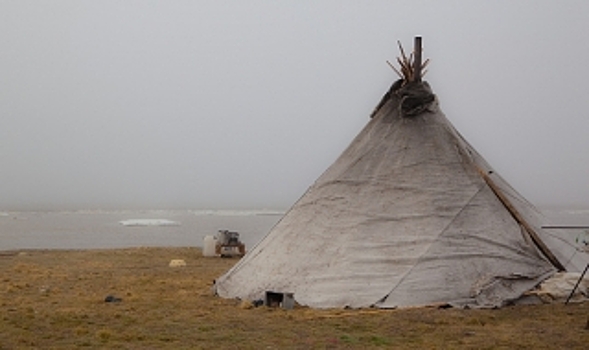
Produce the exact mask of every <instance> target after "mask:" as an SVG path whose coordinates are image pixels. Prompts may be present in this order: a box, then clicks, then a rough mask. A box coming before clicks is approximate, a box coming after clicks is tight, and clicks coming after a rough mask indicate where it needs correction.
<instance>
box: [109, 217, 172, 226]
mask: <svg viewBox="0 0 589 350" xmlns="http://www.w3.org/2000/svg"><path fill="white" fill-rule="evenodd" d="M119 223H120V224H121V225H123V226H180V223H179V222H177V221H172V220H166V219H130V220H123V221H119Z"/></svg>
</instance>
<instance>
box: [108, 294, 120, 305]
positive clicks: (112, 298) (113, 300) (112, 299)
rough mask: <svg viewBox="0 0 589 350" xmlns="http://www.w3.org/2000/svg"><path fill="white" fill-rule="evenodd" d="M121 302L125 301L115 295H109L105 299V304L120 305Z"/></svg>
mask: <svg viewBox="0 0 589 350" xmlns="http://www.w3.org/2000/svg"><path fill="white" fill-rule="evenodd" d="M121 301H123V299H121V298H117V297H115V296H114V295H107V296H106V298H104V302H105V303H120V302H121Z"/></svg>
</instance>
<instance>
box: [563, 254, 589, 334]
mask: <svg viewBox="0 0 589 350" xmlns="http://www.w3.org/2000/svg"><path fill="white" fill-rule="evenodd" d="M587 269H589V264H587V266H585V270H583V273H582V274H581V277H579V280H578V281H577V284H575V287H574V288H573V290H571V294H569V297H568V298H567V301H566V302H565V303H564V304H565V305H566V304H568V303H569V301H570V300H571V298H572V297H573V294H575V291H576V290H577V287H578V286H579V283H581V281H582V280H583V277H585V274H586V273H587ZM587 324H588V325H589V319H587Z"/></svg>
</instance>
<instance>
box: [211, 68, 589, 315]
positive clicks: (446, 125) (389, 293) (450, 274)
mask: <svg viewBox="0 0 589 350" xmlns="http://www.w3.org/2000/svg"><path fill="white" fill-rule="evenodd" d="M541 220H542V217H541V213H539V212H538V211H537V210H536V209H535V208H534V206H533V205H532V204H530V203H529V202H527V201H526V200H525V199H524V198H523V197H522V196H521V195H520V194H518V193H517V192H516V191H515V190H514V189H513V188H511V187H510V186H509V185H508V184H507V182H506V181H505V180H504V179H502V178H501V177H500V176H499V175H498V174H497V173H496V172H495V171H494V170H493V169H492V168H491V167H490V165H489V164H487V163H486V162H485V160H484V159H483V158H482V157H481V155H479V154H478V153H477V152H476V150H475V149H474V148H473V147H472V146H471V145H469V143H468V142H467V141H466V140H465V139H464V138H463V137H462V136H461V135H460V134H459V133H458V132H457V131H456V129H455V128H454V127H453V126H452V124H451V123H450V122H449V121H448V119H446V117H445V116H444V114H443V113H442V112H441V110H440V109H439V106H438V102H437V99H436V98H435V95H433V93H432V92H431V89H430V88H429V85H428V84H427V83H426V82H421V81H418V82H412V83H408V84H405V83H404V81H402V80H400V81H398V82H396V83H395V84H393V86H392V87H391V89H390V90H389V91H388V92H387V93H386V94H385V96H384V97H383V99H382V101H381V103H379V105H378V106H377V108H376V110H375V111H374V112H373V114H372V117H371V120H370V121H369V122H368V124H367V125H366V126H365V127H364V129H363V130H362V131H361V132H360V133H359V134H358V135H357V136H356V138H355V139H354V140H353V141H352V143H351V144H350V145H349V146H348V148H347V149H346V150H345V151H344V152H343V153H342V154H341V155H340V157H339V158H338V159H337V160H336V161H335V163H333V164H332V165H331V166H330V167H329V168H328V169H327V170H326V171H325V172H324V173H323V174H322V175H321V176H320V177H319V178H318V179H317V180H316V182H315V183H314V184H313V185H312V186H311V187H310V188H309V189H308V190H307V192H306V193H304V195H303V196H302V197H301V198H300V199H299V200H298V201H297V202H296V203H295V204H294V205H293V206H292V207H291V208H290V210H289V211H287V212H286V214H285V215H284V217H283V218H282V219H281V220H280V221H279V222H278V223H277V224H276V225H275V226H274V227H273V228H272V229H271V230H270V232H269V233H268V234H267V235H266V237H265V238H263V239H262V240H261V241H260V242H259V243H258V244H257V245H256V246H255V247H254V248H253V249H252V250H251V251H249V252H248V253H247V254H246V255H245V257H243V258H242V259H241V260H240V261H239V262H238V263H237V264H236V265H235V266H234V267H233V268H231V269H230V270H229V271H228V272H227V273H225V274H224V275H223V276H221V277H220V278H218V279H217V280H216V282H215V290H216V293H217V294H218V295H220V296H221V297H225V298H240V299H244V300H259V299H263V298H264V295H265V292H266V291H273V292H279V293H293V296H294V299H295V300H296V302H298V303H299V304H301V305H306V306H309V307H314V308H341V307H352V308H363V307H378V308H396V307H409V306H426V305H441V304H445V305H452V306H456V307H501V306H504V305H507V304H510V303H512V302H515V301H516V300H518V299H519V298H520V297H521V296H522V295H523V294H524V293H525V292H527V291H530V290H531V289H533V288H535V287H536V286H537V285H538V284H539V283H541V282H542V281H544V280H545V279H547V278H549V277H550V276H552V275H553V274H555V273H556V272H557V271H564V270H568V271H579V270H582V269H583V268H584V266H585V264H586V261H585V260H584V259H585V258H586V256H582V255H578V254H576V251H575V247H573V246H571V245H570V244H568V243H567V242H565V241H563V240H561V239H560V238H558V237H556V236H553V235H551V234H550V233H549V232H547V231H546V230H543V229H542V228H541V224H542V221H541Z"/></svg>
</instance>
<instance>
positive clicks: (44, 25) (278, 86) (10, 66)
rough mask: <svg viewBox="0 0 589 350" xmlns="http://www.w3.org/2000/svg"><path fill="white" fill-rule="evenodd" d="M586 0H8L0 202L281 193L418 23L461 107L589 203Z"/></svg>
mask: <svg viewBox="0 0 589 350" xmlns="http://www.w3.org/2000/svg"><path fill="white" fill-rule="evenodd" d="M588 23H589V3H588V2H586V1H570V0H568V1H559V2H556V1H539V0H534V1H511V0H510V1H507V0H503V1H472V0H464V1H416V0H411V1H390V0H381V1H376V0H372V1H362V2H360V1H342V0H329V1H327V0H322V1H301V0H296V1H295V0H293V1H270V0H268V1H262V0H249V1H220V0H214V1H213V0H211V1H128V0H127V1H78V0H76V1H73V0H72V1H43V2H40V1H23V0H15V1H0V45H1V46H0V47H1V49H2V54H1V55H0V117H1V121H2V127H1V128H0V160H1V164H2V167H1V171H0V210H17V209H93V208H103V209H110V208H280V209H285V208H288V207H289V206H290V205H291V204H292V203H293V202H294V201H295V200H296V199H298V197H299V196H300V195H301V194H302V193H303V192H304V191H305V190H306V189H307V188H308V186H310V185H311V184H312V183H313V181H314V180H315V179H316V178H317V177H318V176H319V175H320V174H321V173H322V172H323V171H324V170H325V169H326V168H327V167H328V166H329V165H330V164H332V162H333V161H335V159H336V158H337V157H338V156H339V154H340V153H341V152H342V151H343V150H344V149H345V148H346V147H347V145H348V144H349V143H350V142H351V141H352V139H353V137H354V136H355V135H356V134H357V133H359V132H360V130H361V129H362V127H363V126H364V125H365V124H366V123H367V122H368V120H369V115H370V113H371V112H372V110H373V108H374V107H375V105H376V104H377V103H378V101H379V100H380V98H381V97H382V95H383V94H384V92H385V91H386V90H387V89H388V88H389V86H390V84H391V83H392V82H393V81H394V80H395V79H396V76H395V74H394V72H393V71H392V70H391V69H390V68H389V67H388V66H387V64H386V60H394V59H395V57H396V56H397V55H398V49H397V47H396V40H401V41H402V42H403V43H404V44H405V46H406V48H410V47H411V46H412V41H413V37H414V36H415V35H421V36H423V40H424V56H426V57H430V58H431V60H432V62H431V64H430V67H429V70H430V72H429V73H428V75H427V76H426V80H428V81H429V83H430V84H431V86H432V88H433V89H434V92H435V93H436V94H437V95H438V97H439V99H440V103H441V108H442V110H443V111H444V113H445V114H446V115H447V117H448V119H449V120H450V121H451V122H452V123H453V124H454V126H455V127H456V128H457V129H458V130H459V131H460V132H461V133H462V134H463V135H464V136H465V138H466V139H467V140H469V142H470V143H471V144H472V145H473V146H474V147H475V148H476V149H477V150H478V151H479V152H480V153H481V154H482V155H483V156H484V157H485V158H486V159H487V161H488V162H489V163H490V164H492V165H493V166H494V167H495V169H496V171H498V172H499V173H500V174H502V176H503V177H505V178H506V179H507V180H508V181H509V182H510V183H511V185H512V186H513V187H515V188H516V189H517V190H518V191H519V192H520V193H522V194H523V195H524V196H525V197H526V198H527V199H529V200H530V201H531V202H533V203H535V204H536V205H539V206H545V207H546V206H565V207H581V208H589V186H588V185H587V179H588V175H589V154H588V152H587V151H588V150H589V137H588V130H589V118H588V117H587V113H588V111H589V97H588V96H587V88H586V82H587V81H588V80H589V79H588V78H589V68H587V62H589V39H587V38H588V37H587V31H588V30H589V24H588Z"/></svg>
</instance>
